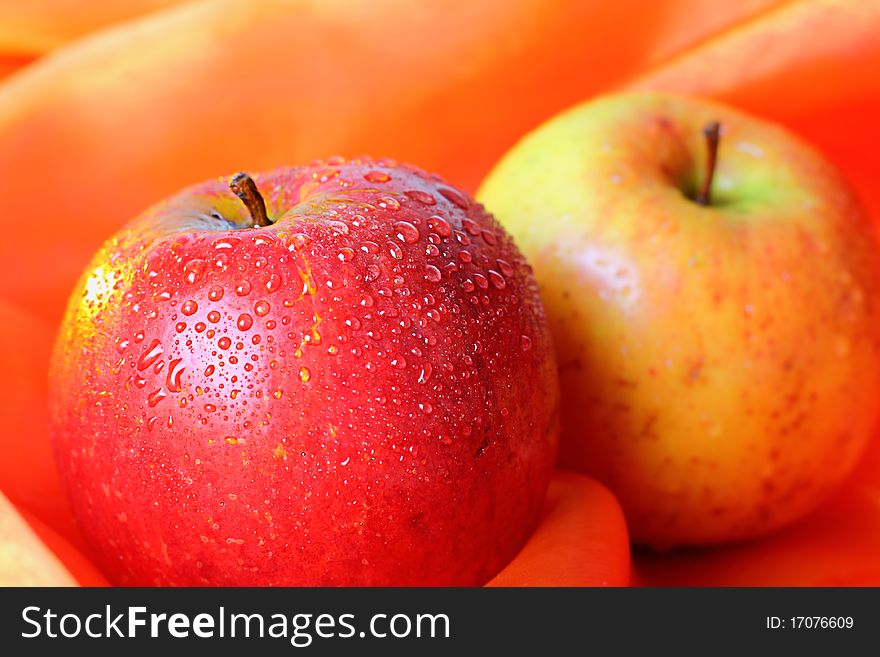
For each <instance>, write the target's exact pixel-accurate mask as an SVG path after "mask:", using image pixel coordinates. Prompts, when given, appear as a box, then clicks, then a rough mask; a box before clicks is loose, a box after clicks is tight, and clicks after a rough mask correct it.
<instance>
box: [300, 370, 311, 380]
mask: <svg viewBox="0 0 880 657" xmlns="http://www.w3.org/2000/svg"><path fill="white" fill-rule="evenodd" d="M311 378H312V373H311V372H310V371H309V368H308V367H300V368H299V380H300V381H302V382H303V383H308V380H309V379H311Z"/></svg>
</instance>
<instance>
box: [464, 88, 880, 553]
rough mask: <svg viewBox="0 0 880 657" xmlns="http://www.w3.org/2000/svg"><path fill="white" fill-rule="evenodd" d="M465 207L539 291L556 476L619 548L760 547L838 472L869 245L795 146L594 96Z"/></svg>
mask: <svg viewBox="0 0 880 657" xmlns="http://www.w3.org/2000/svg"><path fill="white" fill-rule="evenodd" d="M711 121H720V122H721V124H722V136H721V145H720V151H719V154H718V165H717V168H716V173H715V181H714V184H713V186H712V199H713V200H712V202H711V203H710V205H708V206H702V205H699V204H697V203H696V202H694V201H692V200H691V199H692V198H694V197H695V195H696V192H697V189H698V187H699V185H700V184H701V181H702V180H703V177H704V175H705V174H704V170H705V162H706V159H707V147H706V144H705V140H704V136H703V133H702V130H703V128H704V126H706V125H707V124H708V123H709V122H711ZM477 198H478V199H479V200H481V201H482V202H483V203H485V204H486V206H487V207H489V208H491V209H492V211H493V212H494V213H495V214H496V216H497V217H499V219H500V220H501V221H503V222H504V223H505V226H506V227H507V229H508V230H509V231H510V232H511V234H512V235H513V236H514V238H515V239H516V241H517V244H518V245H519V246H520V248H521V249H522V251H523V253H524V254H525V256H526V257H527V258H528V259H529V261H530V262H531V263H532V265H533V267H534V269H535V275H536V277H537V279H538V281H539V284H540V288H541V295H542V298H543V300H544V305H545V308H546V310H547V315H548V319H549V321H550V326H551V332H552V335H553V339H554V343H555V345H556V353H557V360H558V363H559V375H560V387H561V391H562V435H561V439H560V464H561V465H562V466H564V467H570V468H573V469H576V470H579V471H581V472H585V473H587V474H590V475H593V476H595V477H596V478H598V479H599V480H601V481H602V482H604V483H605V484H606V485H607V486H608V487H609V488H611V490H612V491H614V492H615V493H616V494H617V495H618V496H619V498H620V499H621V502H622V505H623V507H624V510H625V512H626V515H627V520H628V522H629V526H630V531H631V533H632V536H633V537H634V539H635V540H636V541H637V542H640V543H645V544H649V545H652V546H654V547H657V548H668V547H671V546H676V545H704V544H712V543H719V542H725V541H732V540H737V539H745V538H749V537H754V536H758V535H760V534H764V533H765V532H768V531H771V530H773V529H775V528H777V527H780V526H782V525H784V524H786V523H789V522H791V521H793V520H794V519H796V518H798V517H800V516H802V515H804V514H805V513H806V512H808V511H809V510H810V509H812V508H814V507H815V506H816V505H817V503H818V502H819V501H820V500H822V499H823V498H824V497H825V496H826V495H827V494H828V493H829V492H830V491H831V489H832V488H833V487H834V486H835V484H837V483H838V482H839V481H840V480H841V479H842V478H843V477H844V476H845V475H846V473H847V472H848V471H849V470H850V469H851V467H852V466H853V464H854V462H855V461H856V459H857V457H858V455H859V454H860V453H861V451H862V449H863V447H864V446H865V443H866V441H867V440H868V438H869V436H870V435H871V433H872V431H873V430H874V428H875V427H876V424H877V416H878V402H880V351H878V309H877V298H878V297H877V291H878V290H877V281H878V276H880V267H878V255H877V254H878V250H877V241H876V236H875V232H874V227H873V226H872V225H871V223H870V222H869V220H868V218H867V217H866V215H865V213H864V211H863V210H862V208H861V207H860V205H859V204H858V202H857V200H856V199H855V198H854V196H853V194H852V193H851V192H850V190H849V188H848V187H847V185H846V184H845V183H844V181H843V180H842V179H841V177H840V176H839V175H838V173H837V172H836V171H835V170H834V168H833V167H832V166H831V165H830V164H829V163H827V162H826V161H825V160H824V159H823V158H822V157H821V156H820V155H819V154H818V153H817V152H815V151H814V150H813V149H812V148H810V147H808V146H807V145H805V144H804V143H802V142H801V141H800V140H799V139H798V138H796V137H795V136H793V135H792V134H790V133H788V132H786V131H785V130H783V129H782V128H780V127H778V126H774V125H771V124H769V123H766V122H763V121H761V120H758V119H756V118H754V117H750V116H747V115H745V114H743V113H740V112H739V111H735V110H733V109H730V108H727V107H724V106H722V105H718V104H713V103H709V102H705V101H700V100H697V99H692V98H686V97H677V96H671V95H663V94H650V93H649V94H632V95H618V96H608V97H604V98H600V99H597V100H594V101H591V102H588V103H586V104H583V105H581V106H578V107H576V108H574V109H572V110H570V111H567V112H565V113H563V114H562V115H560V116H558V117H556V118H554V119H551V120H550V121H549V122H548V123H547V124H545V125H544V126H542V127H540V128H538V129H537V130H535V131H534V132H533V133H531V134H529V135H528V136H526V137H525V138H524V139H523V140H522V141H521V142H520V143H519V144H518V145H516V146H515V147H514V148H513V149H512V150H511V151H510V152H509V153H508V154H507V155H505V157H504V158H503V159H502V160H501V161H500V162H499V163H498V164H497V166H496V167H495V168H494V169H493V171H492V172H491V173H490V175H489V176H488V178H487V179H486V181H485V182H484V183H483V185H482V187H481V189H480V190H479V191H478V193H477Z"/></svg>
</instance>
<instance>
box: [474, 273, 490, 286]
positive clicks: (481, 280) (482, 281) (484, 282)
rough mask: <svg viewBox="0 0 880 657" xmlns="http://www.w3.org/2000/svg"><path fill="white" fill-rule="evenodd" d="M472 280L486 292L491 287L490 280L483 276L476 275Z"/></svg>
mask: <svg viewBox="0 0 880 657" xmlns="http://www.w3.org/2000/svg"><path fill="white" fill-rule="evenodd" d="M472 278H473V279H474V283H476V284H477V287H478V288H480V289H481V290H485V289H486V288H488V287H489V279H487V278H486V277H485V276H483V275H482V274H474V275H473V276H472Z"/></svg>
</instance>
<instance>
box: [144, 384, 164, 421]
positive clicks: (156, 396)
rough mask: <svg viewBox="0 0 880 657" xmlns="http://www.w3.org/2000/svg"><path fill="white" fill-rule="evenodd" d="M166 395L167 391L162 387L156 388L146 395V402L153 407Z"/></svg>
mask: <svg viewBox="0 0 880 657" xmlns="http://www.w3.org/2000/svg"><path fill="white" fill-rule="evenodd" d="M167 396H168V395H167V393H166V392H165V391H164V390H163V389H162V388H158V389H156V390H154V391H153V392H151V393H150V394H149V395H147V403H148V404H149V405H150V408H155V406H156V404H158V403H159V402H160V401H162V400H163V399H165V397H167ZM153 419H155V418H153Z"/></svg>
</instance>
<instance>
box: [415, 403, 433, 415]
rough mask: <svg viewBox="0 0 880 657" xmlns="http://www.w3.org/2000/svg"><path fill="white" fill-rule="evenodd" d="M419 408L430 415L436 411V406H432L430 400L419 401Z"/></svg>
mask: <svg viewBox="0 0 880 657" xmlns="http://www.w3.org/2000/svg"><path fill="white" fill-rule="evenodd" d="M419 410H420V411H422V413H424V414H425V415H430V414H431V413H433V412H434V407H433V406H431V404H429V403H428V402H419Z"/></svg>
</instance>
